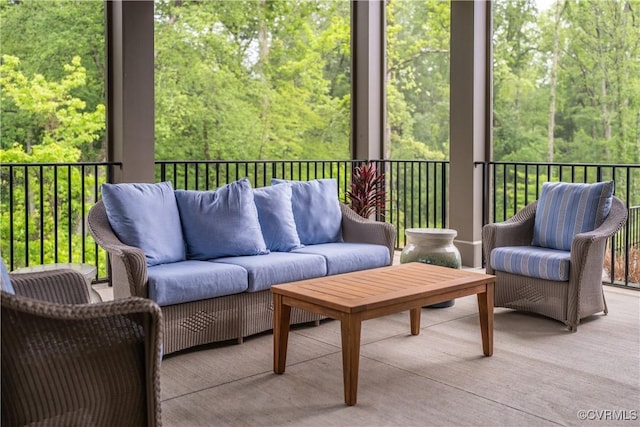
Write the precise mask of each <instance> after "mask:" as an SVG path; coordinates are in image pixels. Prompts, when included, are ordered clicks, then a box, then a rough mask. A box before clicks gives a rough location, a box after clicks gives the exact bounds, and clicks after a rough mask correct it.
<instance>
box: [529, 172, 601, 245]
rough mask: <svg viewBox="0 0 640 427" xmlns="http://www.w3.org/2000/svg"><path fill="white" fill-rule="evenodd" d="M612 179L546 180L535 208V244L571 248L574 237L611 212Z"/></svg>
mask: <svg viewBox="0 0 640 427" xmlns="http://www.w3.org/2000/svg"><path fill="white" fill-rule="evenodd" d="M612 197H613V181H606V182H598V183H595V184H579V183H566V182H545V183H544V184H542V193H541V195H540V199H539V200H538V206H537V208H536V217H535V221H534V226H533V242H532V244H533V246H539V247H543V248H551V249H559V250H563V251H569V250H571V242H572V240H573V236H575V235H576V234H579V233H586V232H588V231H592V230H594V229H596V228H597V227H599V226H600V224H602V222H603V221H604V220H605V219H606V217H607V215H609V211H610V210H611V203H612Z"/></svg>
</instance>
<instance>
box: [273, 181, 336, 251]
mask: <svg viewBox="0 0 640 427" xmlns="http://www.w3.org/2000/svg"><path fill="white" fill-rule="evenodd" d="M285 182H289V183H291V190H292V193H291V203H292V206H293V217H294V219H295V222H296V229H297V230H298V236H299V237H300V242H301V243H302V244H303V245H315V244H318V243H334V242H339V241H341V240H342V232H341V231H342V211H341V210H340V202H339V201H338V183H337V181H336V180H335V179H314V180H311V181H285V180H282V179H275V178H274V179H272V180H271V184H274V185H277V184H282V183H285Z"/></svg>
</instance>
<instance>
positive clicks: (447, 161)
mask: <svg viewBox="0 0 640 427" xmlns="http://www.w3.org/2000/svg"><path fill="white" fill-rule="evenodd" d="M367 162H378V163H443V164H445V163H449V160H427V159H416V160H411V159H405V160H402V159H400V160H396V159H393V160H389V159H386V160H383V159H369V160H367V159H348V160H344V159H324V160H156V161H155V163H156V164H157V165H163V164H185V163H202V164H206V163H209V164H216V163H219V164H229V163H278V164H279V163H367Z"/></svg>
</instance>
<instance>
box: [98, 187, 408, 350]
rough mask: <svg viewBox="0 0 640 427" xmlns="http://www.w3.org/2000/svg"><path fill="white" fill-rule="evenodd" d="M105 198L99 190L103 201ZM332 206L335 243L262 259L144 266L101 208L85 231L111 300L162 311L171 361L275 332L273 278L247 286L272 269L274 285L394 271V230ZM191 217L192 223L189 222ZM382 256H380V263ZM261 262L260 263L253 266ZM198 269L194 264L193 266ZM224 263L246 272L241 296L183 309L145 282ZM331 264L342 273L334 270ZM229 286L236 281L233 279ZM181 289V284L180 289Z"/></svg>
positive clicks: (308, 318) (195, 300)
mask: <svg viewBox="0 0 640 427" xmlns="http://www.w3.org/2000/svg"><path fill="white" fill-rule="evenodd" d="M104 196H105V191H104V188H103V200H104ZM334 197H335V196H334ZM335 199H336V207H337V209H338V212H339V215H341V221H340V222H341V223H340V236H339V241H337V242H333V243H327V244H316V245H304V246H303V247H302V248H298V249H296V250H292V251H289V252H271V253H269V254H266V255H250V256H237V257H222V258H216V259H207V260H206V261H191V260H188V259H187V260H185V261H180V262H177V263H168V264H161V265H156V266H149V265H148V259H147V257H146V256H145V253H144V251H143V250H141V249H140V248H138V247H135V246H132V245H129V244H126V243H124V242H123V241H122V240H121V238H119V237H118V234H117V233H116V232H115V231H114V229H113V228H112V224H111V222H110V218H109V216H108V212H107V209H106V207H105V203H104V202H103V201H99V202H98V203H96V204H95V205H94V206H93V207H92V208H91V210H90V212H89V216H88V227H89V231H90V233H91V234H92V235H93V237H94V239H95V240H96V242H97V243H98V244H99V245H100V246H101V247H102V248H104V249H105V250H106V251H107V252H108V253H109V256H110V258H109V259H110V264H111V277H112V282H113V288H114V297H115V298H123V297H127V296H129V295H133V296H138V297H144V298H151V299H153V300H155V301H156V302H157V303H158V304H159V305H160V307H161V310H162V314H163V322H164V342H163V350H164V354H168V353H172V352H175V351H179V350H182V349H185V348H189V347H193V346H197V345H201V344H207V343H212V342H218V341H226V340H233V339H235V340H237V341H238V342H242V340H243V338H244V337H247V336H250V335H253V334H256V333H260V332H263V331H267V330H270V329H272V328H273V304H272V298H271V292H270V290H269V287H270V285H273V284H276V283H271V282H269V280H271V281H273V280H277V279H273V278H271V279H268V280H267V281H266V282H265V281H264V280H263V281H262V282H261V286H257V285H256V286H254V287H253V288H252V287H251V282H252V280H253V281H255V282H256V283H257V282H259V276H260V275H261V274H262V273H263V271H261V269H262V270H264V269H266V270H269V271H268V272H267V273H265V274H267V275H271V276H273V277H276V278H278V277H280V278H282V277H285V278H286V279H285V280H282V281H283V282H290V281H295V280H302V279H308V278H312V277H318V276H323V275H329V274H337V273H342V272H347V271H354V270H359V269H367V268H375V267H380V266H383V265H389V264H391V263H392V261H393V251H394V244H395V237H396V231H395V228H394V227H393V225H391V224H388V223H384V222H376V221H370V220H365V219H363V218H361V217H359V216H358V215H357V214H355V213H354V212H353V211H352V210H351V209H350V208H348V207H347V206H345V205H343V204H340V203H338V202H337V197H335ZM190 218H191V220H193V217H190ZM186 220H188V218H187V215H186V214H185V212H183V211H181V221H182V222H183V228H184V227H185V224H184V222H185V221H186ZM266 234H267V233H266V231H265V235H266ZM382 252H384V254H383V256H382V255H381V253H382ZM351 258H353V259H351ZM345 259H346V260H347V261H348V262H346V261H345ZM283 260H284V261H283ZM305 260H306V261H305ZM258 261H259V264H258V265H257V266H254V264H255V263H256V262H258ZM271 261H272V262H273V264H272V263H271ZM196 262H197V263H199V264H195V263H196ZM305 262H307V264H305ZM308 262H313V263H314V265H316V266H317V265H319V264H318V263H319V262H322V263H323V265H322V266H320V270H318V269H317V268H316V269H309V268H308V265H309V264H308ZM221 263H223V264H225V265H231V266H232V267H234V268H245V269H246V270H247V271H248V274H247V273H245V279H242V280H247V276H248V280H249V288H248V289H246V287H245V289H246V290H244V291H241V292H238V288H237V287H235V288H234V286H231V285H234V283H225V285H229V286H231V288H233V289H235V290H232V291H231V292H230V293H229V294H226V295H217V296H215V297H191V298H187V300H185V301H183V302H176V301H175V300H170V301H166V300H165V301H163V300H161V299H162V296H161V295H159V294H158V292H154V291H153V289H152V287H153V286H152V281H153V280H150V276H153V273H154V272H155V271H157V270H158V269H160V268H177V269H179V270H180V271H181V272H186V271H187V270H189V269H191V268H193V267H194V266H195V267H198V266H200V265H204V267H209V266H211V265H212V264H215V265H216V266H217V265H221ZM227 263H228V264H227ZM332 263H333V266H334V267H333V268H332ZM336 265H339V266H341V267H340V268H338V269H336V267H335V266H336ZM175 271H177V270H175ZM274 271H275V272H274ZM180 274H181V273H180ZM203 274H205V273H203ZM263 276H264V275H263ZM263 276H260V277H263ZM271 276H270V277H271ZM152 278H153V277H152ZM230 280H231V281H234V280H236V281H237V280H240V279H238V278H237V277H236V279H230ZM179 281H180V280H179V279H177V280H174V282H179ZM178 286H181V285H180V284H179V283H178ZM193 288H194V289H182V290H181V293H187V294H188V293H190V292H195V294H198V293H199V292H200V291H199V290H197V289H195V288H197V286H194V287H193ZM241 289H242V288H241ZM320 319H321V317H319V316H318V315H316V314H313V313H309V312H305V311H302V310H293V311H292V313H291V324H299V323H306V322H312V321H316V322H317V321H319V320H320Z"/></svg>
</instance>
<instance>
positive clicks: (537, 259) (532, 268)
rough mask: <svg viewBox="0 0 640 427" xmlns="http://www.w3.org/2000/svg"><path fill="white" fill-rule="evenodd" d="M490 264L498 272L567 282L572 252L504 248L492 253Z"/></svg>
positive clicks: (535, 248) (522, 247)
mask: <svg viewBox="0 0 640 427" xmlns="http://www.w3.org/2000/svg"><path fill="white" fill-rule="evenodd" d="M490 263H491V267H492V268H493V269H494V270H497V271H505V272H507V273H512V274H518V275H521V276H528V277H536V278H539V279H546V280H553V281H556V282H566V281H568V280H569V267H570V265H571V252H569V251H562V250H558V249H548V248H540V247H537V246H503V247H500V248H496V249H494V250H492V251H491V259H490Z"/></svg>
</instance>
